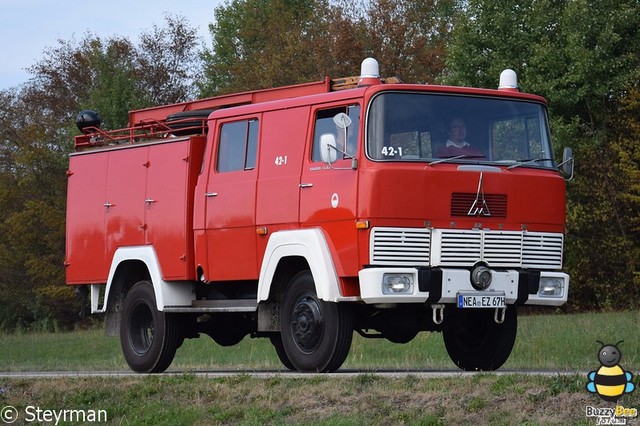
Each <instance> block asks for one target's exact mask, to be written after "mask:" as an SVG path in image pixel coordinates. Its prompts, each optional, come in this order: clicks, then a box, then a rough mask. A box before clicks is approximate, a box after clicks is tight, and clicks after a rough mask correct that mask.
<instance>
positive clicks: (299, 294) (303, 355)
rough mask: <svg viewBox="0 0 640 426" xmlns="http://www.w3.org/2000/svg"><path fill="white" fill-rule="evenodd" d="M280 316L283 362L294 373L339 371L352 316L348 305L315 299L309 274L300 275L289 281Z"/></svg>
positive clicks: (349, 338) (344, 353)
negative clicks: (284, 356)
mask: <svg viewBox="0 0 640 426" xmlns="http://www.w3.org/2000/svg"><path fill="white" fill-rule="evenodd" d="M280 315H281V325H280V330H281V336H282V345H283V347H284V351H285V353H286V356H287V357H286V359H288V360H289V361H290V362H291V365H292V366H293V367H294V368H295V369H296V370H298V371H302V372H319V373H328V372H331V371H335V370H337V369H338V368H340V366H341V365H342V363H343V362H344V360H345V359H346V358H347V355H348V354H349V349H350V348H351V339H352V337H353V315H352V313H351V310H350V308H349V306H348V305H345V304H339V303H331V302H325V301H323V300H320V299H318V296H317V295H316V291H315V284H314V281H313V276H312V275H311V272H309V271H303V272H300V273H299V274H297V275H296V276H295V277H293V279H292V280H291V282H289V285H288V286H287V288H286V290H285V293H284V297H283V298H282V306H281V308H280ZM276 349H277V348H276ZM281 359H282V358H281ZM285 365H286V364H285Z"/></svg>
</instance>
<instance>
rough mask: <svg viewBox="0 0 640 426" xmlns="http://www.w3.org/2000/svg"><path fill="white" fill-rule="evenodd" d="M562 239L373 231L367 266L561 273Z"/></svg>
mask: <svg viewBox="0 0 640 426" xmlns="http://www.w3.org/2000/svg"><path fill="white" fill-rule="evenodd" d="M562 246H563V235H562V234H554V233H544V232H527V231H522V232H520V231H493V230H481V229H473V230H458V229H422V228H415V229H414V228H374V229H373V230H372V231H371V244H370V262H371V264H372V265H397V266H409V265H413V266H427V265H432V266H461V267H470V266H473V265H475V264H476V263H478V262H485V263H486V264H488V265H489V266H491V267H517V268H522V267H524V268H541V269H560V268H561V267H562Z"/></svg>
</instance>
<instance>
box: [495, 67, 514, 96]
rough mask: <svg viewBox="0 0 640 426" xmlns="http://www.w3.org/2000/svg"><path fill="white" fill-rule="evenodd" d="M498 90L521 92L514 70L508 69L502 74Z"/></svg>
mask: <svg viewBox="0 0 640 426" xmlns="http://www.w3.org/2000/svg"><path fill="white" fill-rule="evenodd" d="M498 90H507V91H510V92H519V90H518V76H517V75H516V72H515V71H514V70H511V69H506V70H504V71H502V72H501V73H500V85H499V86H498Z"/></svg>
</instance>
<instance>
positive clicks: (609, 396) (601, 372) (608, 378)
mask: <svg viewBox="0 0 640 426" xmlns="http://www.w3.org/2000/svg"><path fill="white" fill-rule="evenodd" d="M596 342H598V343H600V344H601V345H602V347H601V348H600V351H599V352H598V359H599V360H600V364H601V366H600V368H599V369H598V370H597V371H592V372H590V373H589V374H587V377H588V378H589V383H587V390H588V391H589V392H591V393H596V394H598V396H599V397H600V398H602V399H603V400H605V401H609V402H616V401H618V399H619V398H620V397H621V396H622V395H624V394H625V393H631V392H633V390H634V389H635V385H634V384H633V382H632V381H631V379H632V377H633V375H632V374H631V373H629V372H628V371H624V370H623V369H622V367H620V365H618V364H619V363H620V360H621V359H622V352H621V351H620V349H619V348H618V345H619V344H620V343H622V342H623V340H621V341H619V342H618V343H616V344H615V345H605V344H604V343H602V342H601V341H599V340H596Z"/></svg>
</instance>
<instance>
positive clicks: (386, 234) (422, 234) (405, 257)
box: [369, 228, 431, 266]
mask: <svg viewBox="0 0 640 426" xmlns="http://www.w3.org/2000/svg"><path fill="white" fill-rule="evenodd" d="M430 248H431V230H430V229H422V228H373V229H372V230H371V244H369V250H370V256H369V257H370V258H371V264H372V265H399V266H400V265H401V266H413V265H415V266H427V265H429V253H430Z"/></svg>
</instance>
